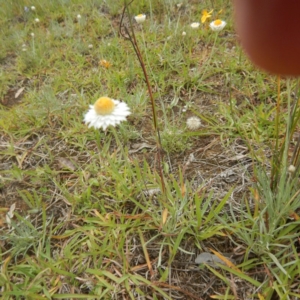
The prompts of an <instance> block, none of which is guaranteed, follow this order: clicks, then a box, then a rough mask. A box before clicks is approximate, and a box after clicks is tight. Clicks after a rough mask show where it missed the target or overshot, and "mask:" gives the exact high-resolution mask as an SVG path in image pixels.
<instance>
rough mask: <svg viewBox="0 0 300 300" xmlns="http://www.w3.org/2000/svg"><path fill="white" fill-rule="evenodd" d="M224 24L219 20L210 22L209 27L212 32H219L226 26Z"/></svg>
mask: <svg viewBox="0 0 300 300" xmlns="http://www.w3.org/2000/svg"><path fill="white" fill-rule="evenodd" d="M226 24H227V23H226V22H225V21H222V20H220V19H218V20H215V21H213V22H211V23H210V24H209V27H210V28H211V29H212V30H213V31H221V30H222V29H223V28H224V27H225V26H226Z"/></svg>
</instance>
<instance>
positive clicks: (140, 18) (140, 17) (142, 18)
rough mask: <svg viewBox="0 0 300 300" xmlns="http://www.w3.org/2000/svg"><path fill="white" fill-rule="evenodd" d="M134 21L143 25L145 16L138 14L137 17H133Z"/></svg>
mask: <svg viewBox="0 0 300 300" xmlns="http://www.w3.org/2000/svg"><path fill="white" fill-rule="evenodd" d="M134 19H135V20H136V22H137V23H139V24H140V23H144V22H145V20H146V15H145V14H139V15H137V16H135V17H134Z"/></svg>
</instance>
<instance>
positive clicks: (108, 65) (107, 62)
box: [99, 59, 111, 69]
mask: <svg viewBox="0 0 300 300" xmlns="http://www.w3.org/2000/svg"><path fill="white" fill-rule="evenodd" d="M99 65H100V66H101V67H104V68H106V69H108V68H110V67H111V63H110V62H109V61H107V60H105V59H101V60H100V61H99Z"/></svg>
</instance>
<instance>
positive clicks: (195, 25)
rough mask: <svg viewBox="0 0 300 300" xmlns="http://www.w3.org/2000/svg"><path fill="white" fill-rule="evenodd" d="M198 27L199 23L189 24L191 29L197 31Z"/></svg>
mask: <svg viewBox="0 0 300 300" xmlns="http://www.w3.org/2000/svg"><path fill="white" fill-rule="evenodd" d="M199 26H200V23H199V22H194V23H192V24H191V27H192V28H193V29H197V28H198V27H199Z"/></svg>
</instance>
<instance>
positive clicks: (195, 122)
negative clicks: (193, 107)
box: [186, 117, 201, 130]
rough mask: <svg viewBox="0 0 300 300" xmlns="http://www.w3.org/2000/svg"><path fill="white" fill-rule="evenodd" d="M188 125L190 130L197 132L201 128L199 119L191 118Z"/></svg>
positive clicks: (187, 121) (187, 122)
mask: <svg viewBox="0 0 300 300" xmlns="http://www.w3.org/2000/svg"><path fill="white" fill-rule="evenodd" d="M186 125H187V127H188V129H190V130H196V129H198V128H199V127H200V126H201V120H200V119H199V118H198V117H190V118H188V119H187V120H186Z"/></svg>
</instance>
